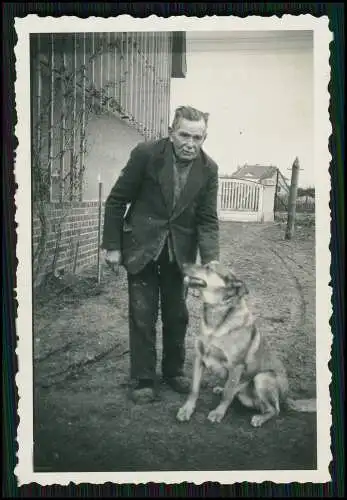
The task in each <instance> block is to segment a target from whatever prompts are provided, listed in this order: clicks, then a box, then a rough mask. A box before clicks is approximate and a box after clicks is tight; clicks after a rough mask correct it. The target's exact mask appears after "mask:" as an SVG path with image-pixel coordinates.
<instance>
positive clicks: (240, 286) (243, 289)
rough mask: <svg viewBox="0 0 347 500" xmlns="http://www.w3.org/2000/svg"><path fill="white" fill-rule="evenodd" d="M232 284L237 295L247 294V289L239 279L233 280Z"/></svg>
mask: <svg viewBox="0 0 347 500" xmlns="http://www.w3.org/2000/svg"><path fill="white" fill-rule="evenodd" d="M234 286H235V288H236V290H237V295H238V296H239V297H240V298H242V297H243V296H244V295H248V293H249V290H248V288H247V286H246V285H245V283H244V282H243V281H241V280H236V281H234Z"/></svg>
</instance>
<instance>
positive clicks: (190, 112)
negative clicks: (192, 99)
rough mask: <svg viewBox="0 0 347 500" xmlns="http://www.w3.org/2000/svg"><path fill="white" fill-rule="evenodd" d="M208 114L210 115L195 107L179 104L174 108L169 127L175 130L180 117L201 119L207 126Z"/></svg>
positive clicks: (194, 119) (193, 119)
mask: <svg viewBox="0 0 347 500" xmlns="http://www.w3.org/2000/svg"><path fill="white" fill-rule="evenodd" d="M209 116H210V115H209V113H204V112H203V111H199V110H198V109H195V108H193V107H192V106H179V107H178V108H176V110H175V116H174V119H173V121H172V125H171V128H172V130H175V129H176V128H177V127H178V124H179V122H180V120H181V119H182V118H184V119H186V120H190V121H197V122H198V121H200V120H201V119H203V120H204V122H205V125H206V128H207V125H208V118H209Z"/></svg>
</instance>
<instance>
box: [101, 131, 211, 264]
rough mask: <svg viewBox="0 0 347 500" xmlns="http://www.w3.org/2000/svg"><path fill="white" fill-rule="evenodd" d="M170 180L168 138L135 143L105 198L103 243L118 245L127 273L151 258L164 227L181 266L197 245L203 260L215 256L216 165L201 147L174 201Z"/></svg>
mask: <svg viewBox="0 0 347 500" xmlns="http://www.w3.org/2000/svg"><path fill="white" fill-rule="evenodd" d="M173 182H174V179H173V155H172V144H171V142H170V141H169V139H160V140H159V141H156V142H152V143H148V142H145V143H140V144H139V145H138V146H136V147H135V149H133V151H132V152H131V155H130V159H129V161H128V163H127V165H126V166H125V167H124V168H123V170H122V172H121V174H120V176H119V178H118V180H117V181H116V183H115V185H114V186H113V188H112V190H111V192H110V194H109V196H108V198H107V200H106V204H105V217H104V229H103V240H102V248H104V249H106V250H121V251H122V264H123V265H124V267H125V268H126V269H127V270H128V272H129V273H137V272H139V271H140V270H141V269H142V268H143V267H144V266H145V265H146V264H147V263H148V262H149V261H150V260H152V259H153V258H154V257H155V256H156V254H157V252H158V250H159V249H160V244H161V243H162V241H163V238H165V236H166V235H168V234H169V233H170V234H171V238H172V243H173V247H174V252H175V257H176V261H177V263H178V264H179V265H180V266H181V265H182V263H184V262H195V260H196V258H197V250H198V249H199V252H200V257H201V261H202V263H205V262H208V261H210V260H219V236H218V217H217V190H218V167H217V165H216V164H215V163H214V162H213V160H211V158H209V157H208V156H207V155H206V153H204V152H203V151H201V152H200V155H199V157H198V158H197V159H196V160H195V161H194V162H193V164H192V167H191V170H190V173H189V175H188V178H187V182H186V185H185V186H184V188H183V191H182V192H181V196H180V198H179V199H178V201H177V203H176V205H175V206H174V207H173V195H174V192H173V191H174V185H173ZM128 203H130V208H129V210H128V212H127V214H126V216H125V218H124V215H125V212H126V206H127V204H128Z"/></svg>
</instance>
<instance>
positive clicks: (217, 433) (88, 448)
mask: <svg viewBox="0 0 347 500" xmlns="http://www.w3.org/2000/svg"><path fill="white" fill-rule="evenodd" d="M283 234H284V228H283V226H279V225H274V224H271V225H259V224H254V225H253V224H241V223H222V227H221V248H222V260H223V262H224V263H225V264H228V265H231V266H233V267H234V269H235V270H236V271H237V273H238V274H239V275H240V276H241V277H242V278H244V279H245V280H246V282H247V285H248V287H249V290H250V295H249V303H250V305H251V307H252V308H253V311H254V313H255V315H256V316H257V318H258V324H259V327H260V328H261V329H262V331H263V333H264V335H266V336H267V338H268V339H269V342H270V343H271V344H272V347H273V348H274V349H276V350H277V351H278V353H279V354H280V356H281V357H282V358H283V360H284V362H285V363H286V365H287V368H288V375H289V378H290V384H291V396H293V397H297V398H298V397H314V396H315V262H314V233H313V228H306V227H302V228H298V230H297V234H296V237H295V240H292V241H290V242H287V241H283ZM87 278H88V276H86V280H85V281H81V282H80V285H79V286H78V287H77V288H75V292H74V293H73V294H71V293H70V294H69V293H66V292H65V293H61V294H60V295H53V299H54V300H53V301H50V302H49V301H48V294H47V296H46V300H41V303H40V307H39V308H37V312H36V313H35V336H34V347H35V349H34V355H35V360H36V361H35V419H34V420H35V448H34V452H35V465H36V469H37V470H38V471H47V470H51V471H108V470H114V471H134V470H247V469H249V470H252V469H253V470H259V469H314V468H316V462H315V461H316V416H315V415H314V414H313V415H312V414H311V415H308V414H295V413H291V412H288V413H283V414H281V415H280V416H279V418H277V419H276V420H273V421H271V422H269V423H268V424H267V425H266V426H264V427H263V428H261V429H254V428H252V427H251V426H250V423H249V422H250V418H251V413H250V412H249V411H247V410H245V409H243V408H241V407H240V406H238V404H237V403H235V405H234V406H233V407H232V408H231V409H230V410H229V412H228V414H227V416H226V417H225V420H224V421H223V422H222V423H221V424H217V425H213V424H210V423H209V422H208V421H207V420H206V417H207V414H208V411H209V410H210V409H211V408H213V406H214V405H216V402H217V398H216V396H214V395H213V394H211V391H210V387H209V385H210V384H209V383H208V386H207V387H206V388H205V389H203V391H202V395H201V398H200V400H199V403H198V407H197V410H196V413H195V415H194V417H192V420H191V421H190V422H189V423H188V424H179V423H178V422H176V421H175V414H176V412H177V409H178V408H179V406H180V405H181V404H182V402H183V400H184V397H182V396H180V395H178V394H175V393H173V392H172V391H170V390H169V389H168V388H167V387H165V386H162V388H161V401H158V402H156V403H154V404H152V405H149V406H135V405H134V404H133V403H131V402H130V401H129V400H128V398H127V387H128V363H129V358H128V331H127V295H126V280H125V275H124V273H123V272H122V273H121V276H120V277H119V278H118V279H116V278H115V277H114V276H113V275H111V274H109V273H108V272H106V273H105V274H104V277H103V285H102V288H101V290H99V293H98V294H96V293H95V290H93V287H92V285H91V281H88V280H87ZM188 306H189V311H190V327H189V334H188V337H187V374H190V370H191V361H192V343H193V336H194V333H195V332H196V331H197V328H198V318H199V311H200V309H199V304H198V302H197V299H196V298H195V297H194V296H192V295H189V297H188ZM160 341H161V335H160V323H159V325H158V366H160V359H161V356H160V345H161V342H160ZM208 382H212V377H211V378H210V379H208Z"/></svg>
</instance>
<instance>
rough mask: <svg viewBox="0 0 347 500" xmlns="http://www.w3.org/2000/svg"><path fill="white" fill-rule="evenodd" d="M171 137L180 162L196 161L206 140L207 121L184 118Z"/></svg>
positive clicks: (171, 133)
mask: <svg viewBox="0 0 347 500" xmlns="http://www.w3.org/2000/svg"><path fill="white" fill-rule="evenodd" d="M169 136H170V140H171V142H172V144H173V147H174V149H175V153H176V155H177V156H178V158H179V159H180V160H182V161H191V160H194V159H195V158H196V157H197V156H198V154H199V151H200V148H201V146H202V145H203V143H204V141H205V139H206V124H205V121H204V119H203V118H202V119H201V120H199V121H190V120H186V119H185V118H182V119H181V120H180V121H179V123H178V125H177V127H176V128H175V129H174V130H171V131H170V133H169Z"/></svg>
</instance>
